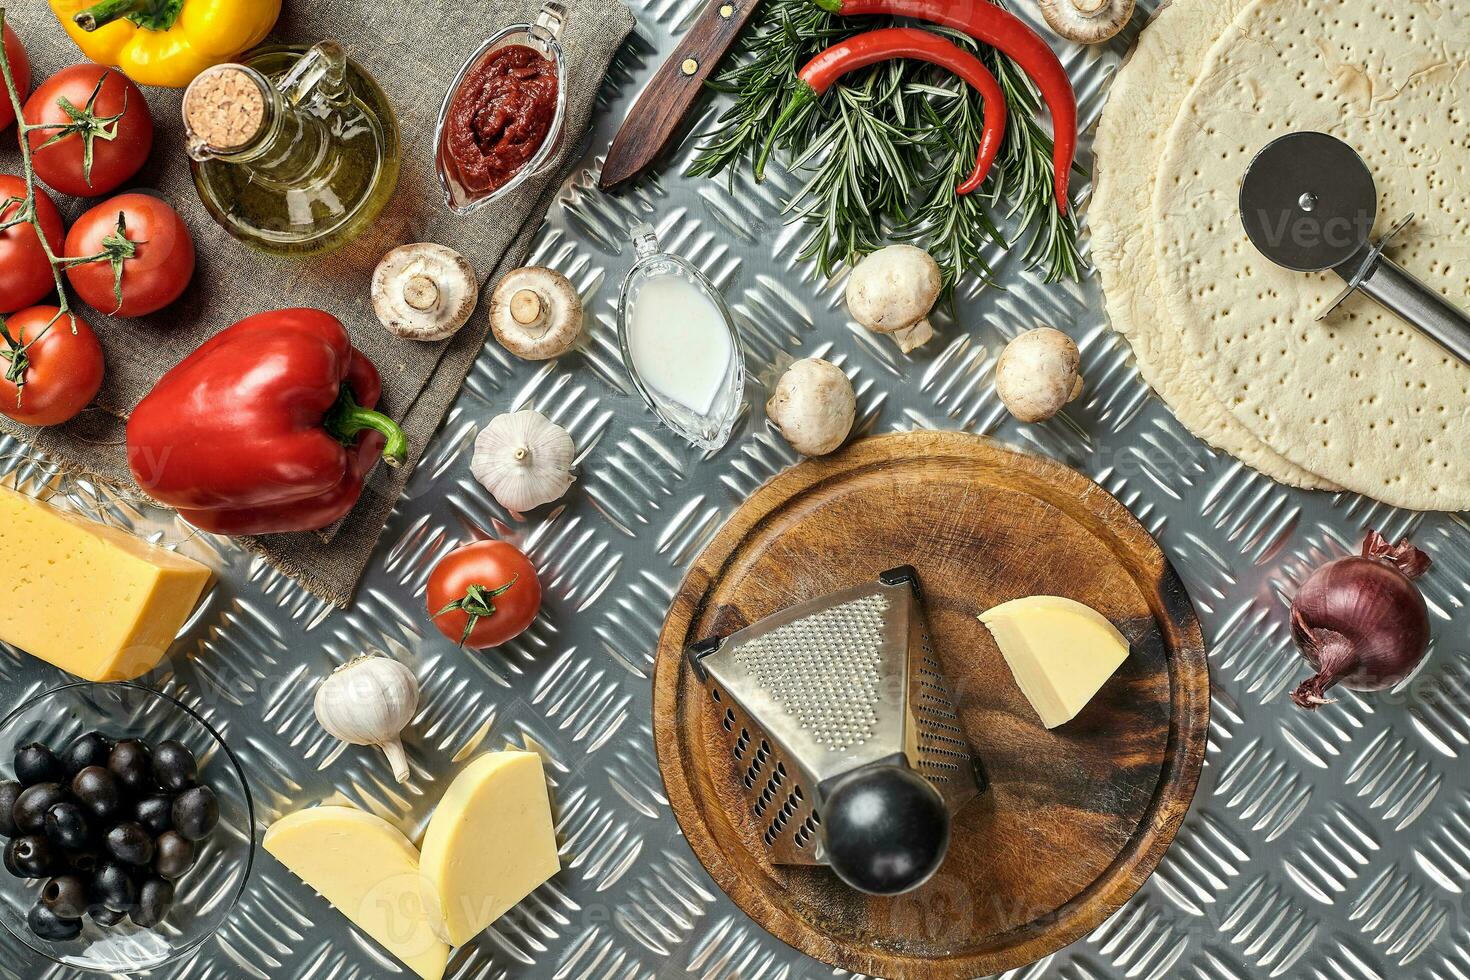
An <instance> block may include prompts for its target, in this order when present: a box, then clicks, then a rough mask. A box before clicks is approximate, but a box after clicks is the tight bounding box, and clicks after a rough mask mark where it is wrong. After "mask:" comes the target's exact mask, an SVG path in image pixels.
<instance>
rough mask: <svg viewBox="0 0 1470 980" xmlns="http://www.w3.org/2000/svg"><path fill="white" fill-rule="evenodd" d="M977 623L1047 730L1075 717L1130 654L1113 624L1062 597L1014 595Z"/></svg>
mask: <svg viewBox="0 0 1470 980" xmlns="http://www.w3.org/2000/svg"><path fill="white" fill-rule="evenodd" d="M980 621H981V622H982V623H984V624H985V626H986V628H987V629H989V630H990V632H991V635H992V636H994V637H995V642H996V645H997V646H999V647H1000V652H1001V655H1002V656H1004V657H1005V660H1006V665H1007V666H1009V667H1010V668H1011V674H1012V676H1014V677H1015V678H1016V684H1017V685H1019V686H1020V688H1021V693H1022V694H1024V695H1026V700H1027V701H1029V702H1031V706H1032V707H1033V708H1035V709H1036V713H1037V714H1038V715H1039V716H1040V717H1041V723H1042V724H1043V725H1045V726H1046V727H1047V728H1056V727H1057V726H1058V725H1064V724H1066V723H1067V722H1069V721H1071V720H1072V719H1073V718H1075V717H1077V713H1078V712H1080V711H1081V710H1082V709H1083V708H1085V707H1086V706H1087V702H1089V701H1091V700H1092V698H1093V696H1094V695H1096V694H1097V692H1098V691H1099V690H1101V688H1102V686H1103V684H1105V683H1106V682H1107V680H1108V678H1109V677H1112V676H1113V673H1114V672H1115V671H1117V669H1118V667H1119V666H1121V665H1122V663H1123V661H1124V660H1126V659H1127V657H1128V640H1127V638H1126V637H1124V636H1123V634H1122V633H1119V632H1118V629H1117V627H1115V626H1114V625H1113V624H1112V623H1110V622H1108V620H1107V619H1106V617H1104V616H1103V615H1102V614H1101V613H1099V612H1098V611H1097V610H1095V609H1093V608H1091V607H1090V606H1084V605H1083V604H1082V603H1080V602H1075V601H1073V600H1071V599H1064V598H1062V597H1061V596H1054V595H1037V596H1026V597H1024V598H1021V599H1012V600H1011V601H1010V602H1005V603H1002V604H1001V605H999V606H996V607H995V608H994V609H991V610H989V611H988V612H984V613H982V614H981V615H980Z"/></svg>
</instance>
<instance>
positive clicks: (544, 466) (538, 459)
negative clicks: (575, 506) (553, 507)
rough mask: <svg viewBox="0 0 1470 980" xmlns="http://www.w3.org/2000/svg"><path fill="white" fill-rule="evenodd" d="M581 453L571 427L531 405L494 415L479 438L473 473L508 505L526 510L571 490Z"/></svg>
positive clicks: (521, 510)
mask: <svg viewBox="0 0 1470 980" xmlns="http://www.w3.org/2000/svg"><path fill="white" fill-rule="evenodd" d="M575 453H576V446H574V445H573V444H572V437H571V436H570V435H568V434H567V430H566V429H563V428H562V427H561V426H559V425H557V424H556V423H555V422H553V421H551V420H550V419H548V418H547V417H546V416H544V415H542V414H541V413H540V412H537V411H534V410H531V409H527V410H526V411H522V412H512V413H509V414H506V415H497V416H496V417H495V418H493V419H491V420H490V424H489V425H487V426H485V428H484V429H483V430H481V432H480V435H479V436H478V437H477V438H476V439H475V455H474V456H473V457H472V458H471V459H470V472H471V473H473V474H474V475H475V479H476V480H479V481H480V485H481V486H483V487H484V488H485V489H486V490H489V491H490V493H491V494H492V495H493V496H494V497H495V499H496V500H498V501H500V504H501V506H502V507H505V508H507V509H508V510H512V511H516V512H517V513H520V512H523V511H528V510H530V509H531V508H532V507H537V506H540V505H541V504H544V503H549V502H550V501H553V500H556V499H557V498H558V497H560V496H561V495H562V494H564V493H566V492H567V487H570V486H571V485H572V456H573V455H574V454H575Z"/></svg>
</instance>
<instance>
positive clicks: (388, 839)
mask: <svg viewBox="0 0 1470 980" xmlns="http://www.w3.org/2000/svg"><path fill="white" fill-rule="evenodd" d="M262 846H263V847H264V848H265V850H266V852H267V853H268V854H271V855H274V856H275V858H276V860H278V861H280V862H281V863H282V864H284V865H285V866H286V868H287V869H288V870H289V871H290V872H291V873H292V874H294V875H295V876H296V877H298V878H300V879H301V880H302V881H304V882H306V883H307V884H308V885H310V886H311V887H313V888H315V889H316V890H317V891H318V892H320V893H321V896H322V897H323V898H325V899H326V900H327V901H329V902H331V903H332V905H333V906H334V907H335V908H336V909H337V911H338V912H341V913H342V914H343V915H345V916H347V918H348V919H350V920H352V924H353V925H355V926H357V927H358V928H359V929H361V930H362V931H363V932H365V933H367V934H368V935H369V936H370V937H372V939H373V941H374V942H376V943H377V944H378V945H379V946H382V947H383V948H384V949H386V950H387V951H388V952H390V953H392V954H393V955H394V956H395V957H397V958H398V959H399V960H400V961H401V962H402V963H403V965H404V966H407V967H408V968H409V969H411V970H413V971H414V972H415V973H417V974H418V975H419V976H420V977H422V978H423V980H440V978H442V977H443V976H444V971H445V969H446V968H447V967H448V965H449V946H448V945H446V944H445V943H443V942H441V941H440V940H439V938H438V936H437V935H436V933H437V932H438V931H439V928H440V926H439V924H438V923H435V922H432V921H431V920H430V914H431V913H430V912H429V910H428V909H426V908H425V907H424V901H423V888H424V885H423V877H422V875H421V874H420V872H419V852H418V849H417V848H415V847H414V846H413V844H412V843H411V842H410V841H409V839H408V838H407V837H404V836H403V834H402V833H401V832H400V831H399V830H398V828H397V827H395V826H393V825H392V824H390V823H389V822H388V821H386V820H384V819H382V818H381V817H377V816H374V815H373V814H371V813H364V812H363V811H362V810H356V809H353V808H352V807H346V806H318V807H312V808H311V809H309V810H301V811H298V812H296V813H292V814H290V815H288V816H285V817H282V818H281V819H280V820H277V821H276V822H275V823H273V824H271V828H270V830H268V831H266V833H265V840H264V841H263V842H262Z"/></svg>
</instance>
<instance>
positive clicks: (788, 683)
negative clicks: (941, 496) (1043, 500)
mask: <svg viewBox="0 0 1470 980" xmlns="http://www.w3.org/2000/svg"><path fill="white" fill-rule="evenodd" d="M687 656H688V659H689V662H690V664H691V666H692V667H693V669H694V671H695V672H696V674H697V675H698V677H699V678H700V680H701V681H702V682H703V683H704V684H705V686H706V687H708V688H709V691H710V696H711V697H712V698H713V699H714V700H715V701H716V702H717V703H718V704H719V705H720V707H721V708H722V709H723V717H722V718H721V729H722V730H723V734H724V737H725V738H726V739H727V740H728V743H729V746H730V751H731V752H732V753H733V755H734V757H735V759H736V761H737V762H738V763H739V764H740V765H743V766H744V774H743V780H742V781H743V782H744V785H745V789H746V791H747V793H748V794H749V797H750V807H751V813H752V814H753V816H754V817H755V819H756V821H757V822H758V825H759V826H761V827H762V828H763V832H762V836H763V839H764V841H765V844H766V846H767V847H768V848H769V849H770V858H771V860H772V861H773V862H775V863H777V864H801V865H834V868H833V870H835V871H837V873H838V874H839V876H840V877H842V878H843V879H844V880H848V881H849V884H853V885H854V886H855V887H859V888H862V889H863V890H865V891H867V890H874V891H877V892H879V893H887V892H888V891H890V889H886V888H874V889H870V888H868V887H865V883H860V882H855V881H851V880H849V876H848V875H846V874H844V873H843V871H844V869H843V868H840V867H837V866H836V865H837V864H840V863H841V862H840V861H834V860H833V856H834V855H833V844H834V843H835V841H834V840H832V839H830V838H829V833H830V832H831V827H830V826H824V824H823V815H824V814H827V816H828V818H829V819H828V822H829V824H830V823H831V822H832V821H831V816H832V811H831V809H830V808H831V807H832V806H833V805H834V793H835V794H838V795H839V796H840V795H842V787H843V786H844V784H852V781H853V777H855V776H857V775H859V774H866V775H865V776H864V778H865V779H867V780H868V781H869V782H872V781H873V780H872V779H870V778H868V777H874V778H876V779H877V780H878V782H880V783H881V782H883V781H884V780H885V779H887V780H888V781H890V782H892V783H894V784H895V785H893V786H892V787H891V788H892V789H894V790H895V791H896V792H897V794H898V795H896V796H894V795H891V794H888V795H884V794H883V793H880V803H882V804H883V805H884V806H890V805H891V808H893V809H895V810H900V809H901V810H914V809H916V808H917V809H920V810H922V809H923V807H922V803H923V798H924V797H925V796H927V795H929V794H931V793H932V794H933V799H934V808H935V810H936V822H942V823H943V827H942V828H940V829H942V831H943V840H944V844H945V846H947V842H948V822H949V817H950V816H952V815H953V814H954V813H956V812H958V811H959V809H960V808H961V807H962V806H964V805H965V804H966V803H968V802H969V801H970V800H971V799H973V798H974V797H976V796H977V795H978V794H979V793H980V792H981V790H982V789H983V788H984V786H985V776H984V769H983V767H982V766H981V764H980V761H979V759H978V758H977V757H976V756H975V755H974V753H973V752H972V751H971V749H970V746H969V745H968V744H967V743H966V742H965V740H964V732H963V730H962V729H961V727H960V721H959V717H958V716H957V715H956V714H955V710H954V705H953V703H952V701H951V699H950V694H949V689H948V687H947V686H946V684H945V680H944V671H943V669H942V667H941V663H940V658H939V656H938V654H937V653H936V652H935V649H934V644H933V642H932V641H931V639H930V637H929V630H928V625H927V622H926V619H925V615H924V607H923V600H922V595H921V592H920V590H919V580H918V576H917V574H916V573H915V571H914V570H913V569H912V568H909V567H907V566H905V567H901V568H896V569H892V570H890V571H887V572H884V573H883V574H882V575H880V576H878V580H877V581H876V582H874V583H871V584H868V585H861V586H857V587H855V588H851V589H846V590H843V591H841V592H836V593H833V594H831V595H826V596H822V597H820V598H817V599H813V600H811V601H808V602H804V603H801V604H800V605H797V606H793V607H791V608H790V609H785V610H783V611H781V612H778V613H775V614H773V615H771V616H768V617H766V618H765V619H762V620H760V621H759V622H757V623H754V624H752V625H751V626H748V627H746V628H744V629H742V630H739V631H737V632H735V633H732V634H731V635H729V636H726V637H722V638H715V639H710V640H705V641H702V642H700V643H697V644H695V645H694V646H692V647H690V648H689V650H688V651H687ZM885 774H886V776H885ZM914 774H916V775H917V776H920V777H922V782H923V783H924V784H927V787H928V789H924V788H921V787H911V792H916V793H918V794H919V796H918V797H914V798H912V799H911V798H910V797H906V796H905V795H904V792H902V787H901V786H899V785H896V784H897V783H901V782H902V781H903V780H904V779H905V778H907V780H908V781H909V782H910V783H916V782H917V781H916V780H913V775H914ZM849 795H850V794H849ZM916 804H917V806H916ZM898 815H899V816H901V814H898ZM844 823H846V821H844ZM926 830H927V828H917V829H916V828H915V827H913V826H905V827H903V828H901V829H896V830H895V833H901V834H903V835H905V836H914V835H915V834H916V833H917V834H919V835H920V836H922V834H923V833H924V832H925V831H926ZM854 843H855V844H856V843H859V842H854ZM860 843H861V846H862V847H863V848H872V847H873V846H874V841H873V840H872V839H871V838H868V839H867V840H865V841H863V842H860ZM879 843H880V844H881V842H879ZM900 843H901V842H900ZM942 857H943V854H942V848H941V853H940V854H939V855H938V856H937V858H936V862H935V864H934V868H937V867H938V863H937V860H939V859H942ZM934 868H930V869H929V872H928V873H929V874H932V872H933V870H934ZM923 877H924V878H927V877H928V874H925V875H924V876H923ZM919 883H921V882H920V881H912V882H908V883H907V887H904V888H899V889H896V890H899V891H906V890H908V888H911V887H916V886H917V884H919Z"/></svg>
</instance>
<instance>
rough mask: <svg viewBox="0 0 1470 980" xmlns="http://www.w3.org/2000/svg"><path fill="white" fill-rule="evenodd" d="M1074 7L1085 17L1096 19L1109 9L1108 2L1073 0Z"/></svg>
mask: <svg viewBox="0 0 1470 980" xmlns="http://www.w3.org/2000/svg"><path fill="white" fill-rule="evenodd" d="M1071 2H1072V7H1073V8H1074V9H1075V10H1076V11H1077V12H1078V13H1079V14H1081V15H1082V16H1084V17H1096V16H1097V15H1098V14H1100V13H1102V12H1103V11H1104V10H1106V9H1107V6H1108V0H1071Z"/></svg>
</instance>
